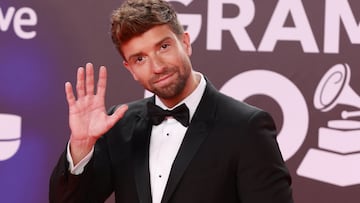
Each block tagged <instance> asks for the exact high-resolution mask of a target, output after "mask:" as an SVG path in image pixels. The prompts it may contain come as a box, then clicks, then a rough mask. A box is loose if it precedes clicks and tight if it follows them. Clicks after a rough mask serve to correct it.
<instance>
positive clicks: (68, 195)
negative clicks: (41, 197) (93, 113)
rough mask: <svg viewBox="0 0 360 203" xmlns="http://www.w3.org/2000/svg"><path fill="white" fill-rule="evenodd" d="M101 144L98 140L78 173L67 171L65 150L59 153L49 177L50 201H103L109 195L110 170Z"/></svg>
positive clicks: (55, 202)
mask: <svg viewBox="0 0 360 203" xmlns="http://www.w3.org/2000/svg"><path fill="white" fill-rule="evenodd" d="M101 144H102V143H101V141H100V143H99V140H98V143H97V144H96V146H95V150H94V156H93V158H92V159H91V160H90V162H89V163H88V164H87V166H86V167H85V168H84V172H83V173H82V174H80V175H73V174H71V173H70V172H69V170H68V168H69V163H68V161H67V158H66V150H65V151H64V152H63V153H62V154H61V156H60V159H59V161H58V163H57V165H56V166H55V168H54V170H53V172H52V174H51V177H50V185H49V202H50V203H64V202H66V203H82V202H84V203H85V202H104V201H105V200H106V199H107V198H108V197H109V196H110V194H111V193H112V191H113V187H112V181H111V171H110V167H109V162H108V161H107V159H108V157H107V155H106V153H105V152H104V150H103V148H102V147H101Z"/></svg>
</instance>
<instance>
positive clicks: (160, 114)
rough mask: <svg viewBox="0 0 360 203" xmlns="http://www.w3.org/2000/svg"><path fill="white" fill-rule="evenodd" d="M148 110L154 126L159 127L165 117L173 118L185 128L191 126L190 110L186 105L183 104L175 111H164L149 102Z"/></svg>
mask: <svg viewBox="0 0 360 203" xmlns="http://www.w3.org/2000/svg"><path fill="white" fill-rule="evenodd" d="M147 110H148V114H149V116H150V119H151V121H152V124H153V125H159V124H160V123H161V122H163V120H164V119H165V117H167V116H172V117H173V118H175V119H176V120H177V121H179V122H180V123H181V124H182V125H183V126H185V127H187V126H189V109H188V107H187V106H186V105H185V104H181V105H180V106H178V107H176V108H175V109H173V110H164V109H162V108H160V107H159V106H156V105H155V104H154V103H152V102H148V103H147Z"/></svg>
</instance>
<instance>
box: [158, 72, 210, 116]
mask: <svg viewBox="0 0 360 203" xmlns="http://www.w3.org/2000/svg"><path fill="white" fill-rule="evenodd" d="M195 74H196V75H198V76H200V82H199V84H198V86H197V87H196V88H195V90H194V91H193V92H192V93H191V94H190V95H189V96H187V97H186V98H185V99H183V100H182V101H181V102H179V103H178V104H176V105H175V106H174V107H173V108H171V109H174V108H176V107H177V106H179V105H181V104H183V103H185V104H186V106H187V107H188V108H189V113H190V121H191V119H192V117H193V116H194V114H195V111H196V108H197V107H198V105H199V103H200V100H201V97H202V95H203V94H204V92H205V88H206V80H205V78H204V76H203V74H201V73H199V72H195ZM155 104H156V105H158V106H160V107H161V108H163V109H169V108H167V107H166V105H165V104H164V103H162V102H161V100H160V98H159V97H158V96H157V95H155Z"/></svg>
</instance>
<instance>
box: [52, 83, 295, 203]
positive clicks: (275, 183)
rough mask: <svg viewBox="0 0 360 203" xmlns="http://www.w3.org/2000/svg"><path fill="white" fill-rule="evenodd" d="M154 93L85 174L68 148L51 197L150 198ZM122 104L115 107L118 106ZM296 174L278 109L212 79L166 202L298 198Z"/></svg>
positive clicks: (132, 109) (133, 108)
mask: <svg viewBox="0 0 360 203" xmlns="http://www.w3.org/2000/svg"><path fill="white" fill-rule="evenodd" d="M147 102H154V98H153V97H151V98H146V99H142V100H139V101H136V102H133V103H130V104H129V109H128V111H127V112H126V114H125V116H124V117H123V118H122V119H121V120H120V121H119V122H118V123H117V124H116V125H115V126H114V127H113V128H112V129H111V130H110V131H109V132H108V133H106V134H105V135H104V136H102V137H101V138H100V139H99V140H98V141H97V143H96V145H95V151H94V155H93V157H92V159H91V161H90V162H89V163H88V165H87V166H86V167H85V170H84V172H83V173H82V174H81V175H77V176H75V175H71V174H70V173H69V172H68V162H67V161H66V152H64V153H63V154H62V156H61V158H60V160H59V162H58V164H57V166H56V167H55V169H54V171H53V174H52V176H51V180H50V194H49V198H50V202H76V203H81V202H86V203H88V202H104V201H105V200H106V199H107V197H108V196H109V195H110V194H111V193H112V192H113V191H115V198H116V202H124V203H137V202H141V203H150V202H151V188H150V177H149V159H148V158H149V142H150V132H151V127H152V125H151V123H150V122H149V118H148V116H147V110H146V103H147ZM115 108H116V107H113V108H112V109H111V110H110V113H112V112H113V111H114V109H115ZM290 202H293V200H292V190H291V178H290V175H289V172H288V170H287V168H286V166H285V164H284V161H283V159H282V156H281V153H280V151H279V148H278V144H277V141H276V129H275V126H274V122H273V120H272V118H271V116H270V115H269V114H268V113H266V112H264V111H262V110H260V109H257V108H255V107H252V106H250V105H247V104H245V103H242V102H239V101H237V100H235V99H232V98H230V97H227V96H225V95H223V94H221V93H220V92H218V91H217V90H216V89H215V88H214V87H213V86H212V85H211V84H209V82H208V84H207V87H206V89H205V93H204V95H203V97H202V99H201V101H200V104H199V106H198V108H197V110H196V112H195V114H194V117H193V118H192V120H191V123H190V126H189V127H188V130H187V132H186V134H185V137H184V139H183V143H182V145H181V147H180V149H179V151H178V154H177V156H176V158H175V161H174V163H173V165H172V168H171V172H170V176H169V179H168V182H167V185H166V188H165V191H164V194H163V199H162V203H290Z"/></svg>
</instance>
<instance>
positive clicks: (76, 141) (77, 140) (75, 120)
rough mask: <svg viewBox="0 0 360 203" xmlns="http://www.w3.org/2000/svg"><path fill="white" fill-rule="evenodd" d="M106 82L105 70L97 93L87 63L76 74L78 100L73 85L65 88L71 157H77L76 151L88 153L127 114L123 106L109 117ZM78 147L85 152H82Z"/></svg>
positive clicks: (67, 85)
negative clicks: (106, 102) (106, 104)
mask: <svg viewBox="0 0 360 203" xmlns="http://www.w3.org/2000/svg"><path fill="white" fill-rule="evenodd" d="M106 80H107V73H106V68H105V67H104V66H102V67H100V70H99V80H98V83H97V86H96V92H95V82H94V67H93V65H92V64H90V63H88V64H86V68H83V67H80V68H79V69H78V71H77V83H76V93H77V99H76V97H75V95H74V92H73V88H72V85H71V83H70V82H67V83H66V84H65V92H66V99H67V102H68V104H69V125H70V129H71V137H70V146H71V150H72V155H73V156H74V153H75V157H76V153H77V151H79V152H84V151H89V149H91V147H92V146H93V145H94V144H95V142H96V140H97V139H98V138H99V137H101V136H102V135H103V134H104V133H105V132H107V131H108V130H109V129H110V128H111V127H112V126H113V125H114V124H115V123H116V122H117V121H118V120H119V119H120V118H121V117H122V116H123V115H124V113H125V111H126V110H127V106H126V105H123V106H121V107H120V108H118V109H117V110H116V111H115V112H114V114H112V115H108V114H107V112H106V108H105V92H106ZM79 147H80V148H83V149H79ZM76 148H78V149H76ZM84 153H85V152H84ZM79 156H82V155H79ZM80 158H81V157H80Z"/></svg>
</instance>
